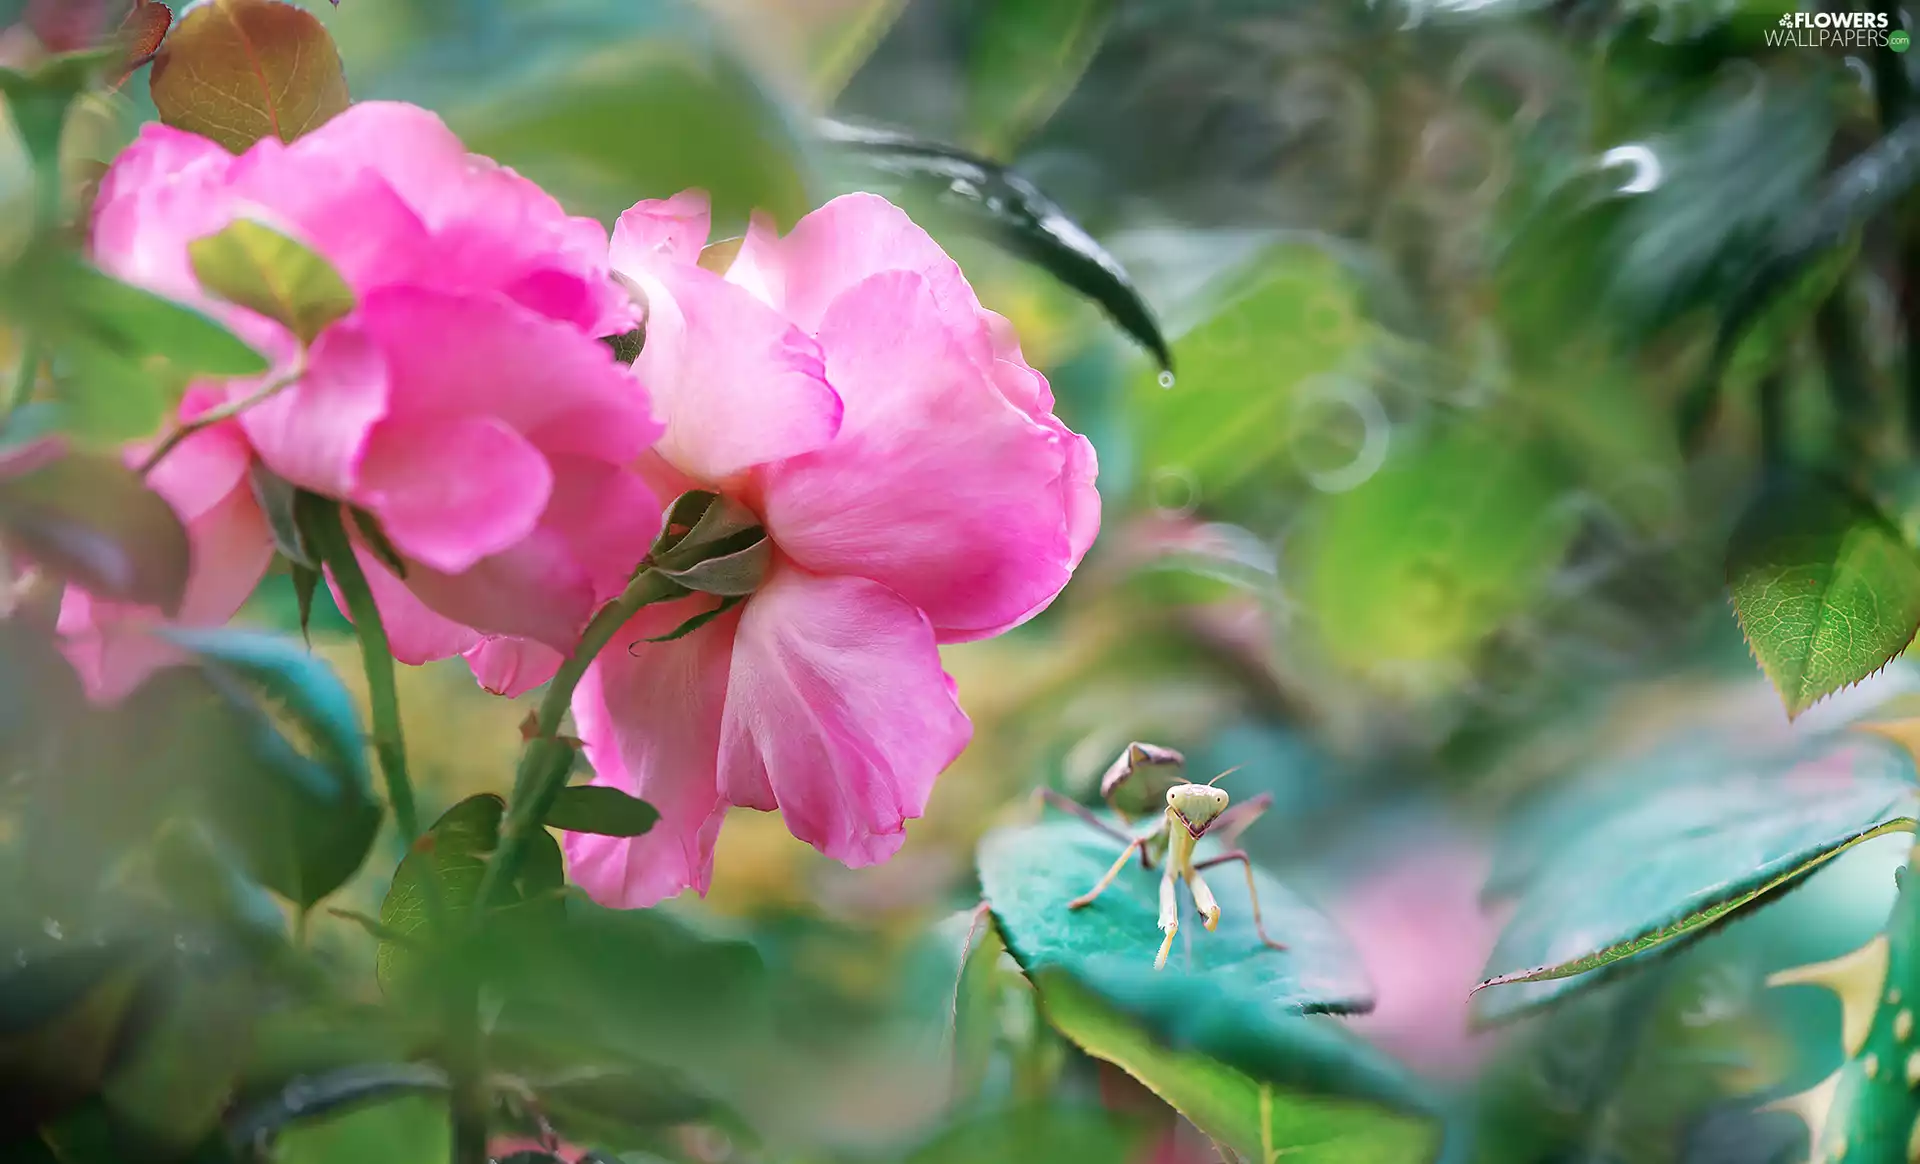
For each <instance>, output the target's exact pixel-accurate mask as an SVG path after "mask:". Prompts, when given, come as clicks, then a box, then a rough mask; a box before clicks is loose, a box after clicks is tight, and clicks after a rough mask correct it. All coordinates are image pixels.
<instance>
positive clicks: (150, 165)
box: [92, 122, 236, 297]
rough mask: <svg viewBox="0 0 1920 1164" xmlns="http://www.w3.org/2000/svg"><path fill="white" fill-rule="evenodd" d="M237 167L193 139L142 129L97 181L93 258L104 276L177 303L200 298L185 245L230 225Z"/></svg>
mask: <svg viewBox="0 0 1920 1164" xmlns="http://www.w3.org/2000/svg"><path fill="white" fill-rule="evenodd" d="M235 162H236V159H235V158H234V156H233V155H232V154H229V153H228V152H227V151H226V150H224V149H222V148H220V147H219V146H218V145H215V144H214V143H213V142H211V141H209V140H207V139H206V138H204V137H201V136H199V135H198V134H192V133H187V132H185V131H183V130H178V129H171V128H168V127H167V126H164V125H160V124H159V123H157V122H148V123H147V124H146V125H144V126H142V127H141V129H140V133H139V135H138V136H137V137H135V138H134V140H133V144H131V145H129V146H128V147H127V148H126V149H124V150H122V151H120V155H119V156H118V157H117V158H115V159H114V163H113V165H112V167H111V168H109V169H108V171H107V173H106V175H105V176H104V177H102V178H101V180H100V190H99V193H98V195H97V196H96V197H95V200H94V208H93V238H92V242H93V258H94V261H95V262H97V263H98V264H100V267H101V269H103V270H105V271H107V272H108V273H110V274H113V275H116V276H118V277H120V278H122V279H126V280H128V281H130V282H133V283H138V284H140V285H141V286H143V287H148V288H151V289H152V290H155V291H158V292H161V293H162V294H167V295H172V296H175V297H186V296H190V295H191V296H195V297H197V296H198V293H199V281H198V280H197V279H196V278H195V277H194V274H193V269H192V267H191V266H190V265H189V264H188V262H187V250H186V244H187V241H188V240H189V239H193V238H197V237H199V236H200V235H203V234H209V233H212V232H213V231H216V230H218V229H220V228H221V227H222V226H224V225H226V223H227V222H228V221H229V220H230V219H231V217H232V213H233V212H232V205H233V199H232V197H231V195H230V194H229V193H228V191H227V189H226V185H227V177H228V172H229V171H230V170H231V169H232V168H233V166H234V164H235Z"/></svg>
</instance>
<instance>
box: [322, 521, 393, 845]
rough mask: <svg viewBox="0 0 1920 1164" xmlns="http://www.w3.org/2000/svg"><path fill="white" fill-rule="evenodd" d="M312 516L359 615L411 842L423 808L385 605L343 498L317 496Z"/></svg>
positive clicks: (376, 716) (378, 731)
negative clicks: (345, 516) (410, 766)
mask: <svg viewBox="0 0 1920 1164" xmlns="http://www.w3.org/2000/svg"><path fill="white" fill-rule="evenodd" d="M315 501H316V502H317V504H315V505H314V506H313V508H312V511H311V514H310V522H311V526H312V529H313V533H314V536H315V540H316V541H318V542H319V543H320V545H319V549H320V556H321V558H322V559H324V560H325V562H326V564H327V566H328V567H329V568H330V569H331V570H332V571H333V577H334V581H335V582H337V583H339V585H340V594H341V596H342V597H344V598H345V599H346V601H347V615H348V617H349V618H351V619H353V630H354V637H355V638H356V639H358V640H359V641H360V660H361V664H362V665H363V666H364V667H365V668H366V672H367V698H368V702H369V703H371V704H372V707H373V748H374V751H375V753H377V754H378V755H379V757H380V773H381V775H382V776H383V777H385V778H386V782H387V802H388V803H389V804H390V805H391V806H392V807H393V820H394V823H395V825H397V826H398V827H399V829H400V836H401V837H402V839H404V840H405V841H406V843H407V844H409V845H411V844H413V842H414V841H415V840H417V839H418V838H419V836H420V811H419V809H418V808H417V807H416V805H415V803H414V797H413V781H412V780H411V779H409V778H408V776H407V745H406V737H405V736H404V735H403V734H402V733H401V729H400V695H399V691H398V689H397V688H396V686H395V685H394V678H393V651H392V650H391V649H390V648H389V647H388V645H387V631H386V627H385V625H384V624H382V623H381V621H380V607H379V605H378V604H376V603H375V602H374V600H373V591H372V590H370V589H368V587H367V576H366V574H365V573H363V572H362V571H361V569H360V560H359V559H358V558H356V557H355V556H354V553H353V545H352V544H351V543H350V542H349V541H348V540H347V530H346V527H345V526H344V525H343V524H342V523H341V521H340V507H339V505H338V504H337V503H335V502H332V501H327V500H324V499H320V498H315Z"/></svg>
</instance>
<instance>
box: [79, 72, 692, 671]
mask: <svg viewBox="0 0 1920 1164" xmlns="http://www.w3.org/2000/svg"><path fill="white" fill-rule="evenodd" d="M242 217H248V218H254V219H257V220H259V221H261V222H263V223H264V224H265V225H267V226H270V227H272V228H274V229H276V230H279V231H282V232H283V233H285V234H288V235H290V236H292V237H294V238H296V239H298V240H300V241H301V242H303V243H304V244H306V245H307V246H309V247H311V248H312V249H313V250H315V251H317V252H318V253H320V254H321V255H324V256H325V257H326V258H327V259H328V260H329V261H331V262H332V263H333V265H334V266H335V267H336V268H337V269H338V270H339V272H340V274H341V275H342V277H343V278H345V280H346V281H347V283H348V284H349V285H350V286H351V287H352V288H353V291H354V293H355V296H356V300H357V302H356V304H355V307H354V309H353V311H352V312H351V313H350V314H348V315H347V316H345V317H344V318H342V319H340V320H339V321H337V322H335V323H334V324H332V325H331V326H330V327H328V328H326V330H324V331H323V332H321V333H320V335H319V336H318V337H317V338H316V339H315V341H314V343H313V345H312V347H311V349H310V350H309V351H308V352H307V354H306V357H305V358H306V364H305V366H304V368H302V367H301V365H300V364H299V363H298V361H299V360H300V359H301V358H302V357H301V353H300V350H299V344H298V341H297V340H296V339H295V337H294V336H293V335H292V334H291V333H289V332H288V331H286V330H285V329H284V328H282V327H281V326H280V325H279V324H277V323H275V322H273V321H271V320H269V319H266V318H264V317H262V316H259V315H256V314H254V313H252V312H250V311H247V310H245V309H243V308H239V307H235V306H232V305H229V304H225V303H221V302H217V301H215V300H213V299H211V298H210V297H209V296H208V295H207V294H205V293H204V292H203V291H202V289H201V288H200V286H199V283H198V280H197V279H196V278H195V276H194V274H193V269H192V265H191V263H190V261H189V258H188V249H187V248H188V244H189V243H190V242H192V241H193V240H195V239H198V238H201V237H204V236H206V235H209V234H212V233H215V232H217V231H219V230H221V229H222V228H224V227H225V226H227V225H228V224H229V223H231V222H233V221H234V220H235V219H237V218H242ZM93 249H94V255H95V259H96V261H97V262H98V263H99V264H100V265H101V266H102V268H104V269H105V270H107V271H108V272H110V273H112V274H114V275H117V276H119V277H121V278H123V279H126V280H128V281H130V282H134V283H138V284H140V285H142V286H145V287H147V288H149V289H151V290H154V291H157V292H159V293H161V294H164V295H168V296H170V297H173V298H176V299H179V300H182V301H185V302H188V303H192V304H195V305H196V306H199V307H201V308H202V309H204V310H206V311H208V312H209V313H211V314H214V315H216V316H218V317H219V318H220V319H222V320H223V321H224V322H226V323H227V324H228V325H229V326H230V327H232V328H234V330H236V331H237V332H239V333H240V334H242V335H243V336H245V337H246V338H247V339H248V340H249V341H250V342H252V343H253V344H255V346H257V347H258V348H260V349H261V350H262V351H263V352H266V353H267V354H268V355H269V356H270V357H271V358H272V360H273V362H274V364H275V367H274V368H273V369H272V371H270V372H269V373H268V377H263V378H261V379H259V380H254V381H246V382H219V383H205V384H200V385H197V386H196V387H195V388H194V390H193V391H192V392H191V393H190V394H189V396H188V398H187V400H186V401H185V402H184V403H183V406H182V408H181V412H180V418H181V419H182V420H185V419H187V418H189V417H191V416H193V415H197V414H198V413H200V412H202V411H204V410H206V409H207V408H210V407H214V406H216V405H218V404H221V403H224V402H225V401H227V400H229V399H234V398H237V397H240V396H244V395H247V394H250V393H252V392H254V391H255V390H256V389H258V388H259V387H260V386H262V385H263V384H265V383H267V382H268V378H279V377H282V376H285V375H288V374H290V373H292V372H294V371H296V370H298V371H299V373H300V375H299V379H298V380H297V382H295V383H294V384H292V385H291V386H290V387H288V388H286V389H285V390H283V391H281V392H279V393H277V394H276V395H274V396H272V397H270V398H269V399H267V400H265V401H263V402H261V403H259V404H256V405H254V406H253V407H251V408H249V409H247V410H246V411H244V412H243V413H241V414H240V416H239V417H238V418H237V419H235V420H234V421H231V422H227V423H223V424H221V425H219V426H217V427H216V428H214V429H211V430H209V431H207V432H204V433H201V434H198V435H196V436H194V437H193V438H191V439H189V440H188V441H186V442H184V443H183V444H181V445H180V447H178V448H177V449H175V450H174V451H173V452H172V453H170V454H169V455H168V457H167V458H166V459H165V460H164V461H163V462H162V463H161V465H160V467H159V468H158V470H157V471H156V473H155V475H154V478H153V483H154V486H155V488H156V489H157V490H159V491H160V492H161V493H162V494H163V495H164V496H165V497H167V499H168V500H169V501H171V502H172V503H173V504H174V506H175V508H176V509H177V510H178V511H179V513H180V515H181V517H182V519H183V520H184V521H185V522H186V524H187V525H188V529H189V535H190V539H191V542H192V547H193V552H194V560H193V580H192V582H191V584H190V594H189V602H188V604H187V609H186V610H185V611H183V613H182V620H183V621H186V622H189V623H199V624H218V623H220V622H224V621H225V620H226V619H227V618H229V617H231V616H232V615H233V613H234V612H235V611H236V610H237V609H238V608H239V606H240V604H241V603H242V602H244V601H245V599H246V597H247V595H248V594H249V593H250V592H251V591H252V589H253V587H254V585H255V584H256V583H257V582H258V581H259V579H260V577H261V574H262V572H263V570H264V568H265V567H266V565H267V563H268V561H269V560H270V558H271V543H270V540H269V538H268V534H267V527H266V523H265V520H264V518H263V516H262V514H261V512H260V510H259V507H258V505H257V504H256V503H255V501H254V499H253V496H252V492H251V488H250V483H249V481H248V475H247V467H248V464H249V461H250V459H251V458H258V459H259V460H260V461H261V462H263V463H264V464H265V466H266V467H267V468H268V469H270V470H272V471H273V472H274V473H276V474H278V475H279V476H280V477H283V478H285V479H286V480H288V481H290V482H292V483H293V484H295V485H297V486H300V487H302V488H305V489H309V490H312V491H314V492H317V493H321V494H325V495H326V496H329V497H333V498H337V499H339V500H342V501H345V502H349V503H351V504H354V505H357V506H359V507H361V508H363V509H365V510H366V511H368V512H369V513H371V514H372V515H373V516H374V517H376V518H377V519H378V520H379V522H380V525H381V527H382V528H383V529H384V531H385V533H386V535H387V538H388V539H389V541H391V543H392V544H393V546H394V547H395V548H396V549H397V550H398V552H399V554H400V555H401V557H402V558H403V559H404V560H405V562H406V566H407V570H406V578H405V580H404V581H402V580H401V578H400V577H398V576H396V575H395V574H394V573H392V572H390V571H389V570H388V569H387V568H386V567H384V566H383V565H381V564H380V562H379V561H378V560H377V559H376V558H375V557H374V556H373V555H372V554H370V553H367V552H366V551H365V549H364V548H363V547H362V548H360V550H359V556H360V561H361V565H362V567H363V568H364V569H365V570H366V572H367V574H368V577H369V580H370V584H371V586H372V587H373V589H374V592H375V594H376V597H377V599H378V602H379V605H380V607H381V611H382V615H383V619H384V621H385V622H386V623H387V630H388V634H389V636H390V638H391V640H392V643H393V650H394V654H395V655H396V656H397V657H398V658H399V659H400V660H401V661H402V662H406V663H422V662H426V661H428V660H431V659H437V658H445V657H448V656H450V655H454V654H466V655H469V656H470V658H471V660H472V661H473V663H474V666H475V668H476V670H477V671H480V672H482V673H483V676H485V675H489V674H493V673H496V672H499V671H500V670H502V669H503V668H506V667H508V666H509V665H510V664H511V662H512V659H513V656H514V655H515V654H516V653H518V652H519V651H521V650H523V649H524V650H531V649H534V648H533V647H528V648H513V649H511V650H502V649H500V648H499V647H497V646H496V645H495V644H494V642H493V639H492V636H515V637H517V638H519V639H522V640H526V641H528V642H530V643H532V644H534V645H535V646H537V647H539V648H540V649H545V650H556V649H565V648H567V647H570V646H571V645H572V644H573V642H574V641H575V640H576V639H577V638H578V636H579V633H580V631H581V629H582V627H584V625H585V624H586V621H587V619H588V617H589V616H590V615H591V613H592V611H593V610H594V609H595V607H596V606H597V605H598V604H599V603H601V602H604V601H605V600H606V599H608V598H610V597H612V596H613V595H614V594H617V593H618V592H619V590H620V589H621V587H622V586H623V585H624V584H625V582H626V579H627V577H628V575H629V574H630V573H631V572H632V570H633V568H634V566H635V565H636V564H637V563H638V562H639V560H640V558H641V557H642V556H643V555H644V554H645V552H646V549H647V546H648V545H649V544H650V543H651V541H652V539H653V537H654V535H655V534H656V533H657V531H658V528H659V517H660V504H659V502H658V500H657V499H656V498H655V496H654V495H653V493H652V492H650V491H649V490H648V488H647V486H646V484H645V483H644V482H643V481H642V480H641V479H640V478H639V477H638V476H637V475H636V474H635V473H634V472H633V471H632V469H631V466H632V465H633V463H634V460H635V458H636V457H638V456H639V454H640V453H641V452H642V451H643V450H645V449H646V448H647V446H649V445H650V444H651V443H652V442H653V441H654V439H655V438H656V437H658V436H659V435H660V433H661V431H662V427H661V425H660V424H659V423H658V422H657V421H656V420H655V419H654V417H653V414H652V411H651V406H650V403H649V400H648V397H647V394H646V393H645V391H644V390H643V389H642V388H641V386H640V384H639V382H638V381H636V380H635V379H634V377H633V376H632V374H631V373H630V372H629V371H628V370H627V369H624V368H622V367H620V366H619V364H618V363H617V362H616V361H615V360H614V359H613V358H612V354H611V352H610V351H609V349H608V348H607V346H606V345H605V344H603V343H601V342H600V341H599V340H598V339H597V338H596V337H598V336H603V335H609V334H613V333H616V332H619V331H622V330H625V329H626V328H628V327H630V326H631V325H632V322H633V307H632V302H631V299H630V297H629V296H628V295H627V294H626V293H625V292H624V291H622V290H621V289H620V288H619V287H618V286H617V285H615V284H614V283H613V282H612V280H611V278H610V277H609V274H608V266H607V253H606V234H605V231H604V230H603V229H602V228H601V227H600V225H599V224H598V223H595V222H593V221H592V220H590V219H583V218H571V217H568V216H567V214H566V212H565V211H564V210H562V209H561V207H560V205H559V204H558V203H556V202H555V201H554V200H553V199H552V198H550V197H548V196H547V195H546V194H545V193H544V192H542V191H541V190H540V189H539V188H538V187H537V186H535V185H533V184H532V183H531V182H528V181H527V180H525V179H524V178H521V177H520V176H518V175H517V174H515V173H513V172H512V171H511V170H507V169H504V168H502V167H500V166H497V165H495V164H494V163H492V162H490V161H488V160H486V159H484V158H478V157H475V156H473V155H471V154H469V153H467V152H466V150H465V149H464V148H463V147H462V146H461V144H460V142H459V140H458V139H457V138H455V137H454V136H453V134H452V133H451V132H449V131H448V130H447V128H446V127H445V126H444V125H443V124H441V122H440V120H439V119H438V118H436V117H435V116H434V115H433V114H431V113H429V112H427V111H425V110H422V109H417V108H414V107H412V106H408V105H398V104H390V103H380V102H370V103H365V104H360V105H355V106H353V107H352V108H350V109H349V110H347V111H346V112H344V113H342V114H340V115H339V116H338V117H336V118H334V119H333V120H332V121H330V122H328V123H327V124H326V125H324V126H323V127H321V128H320V129H318V130H316V131H315V132H313V133H311V134H309V135H307V136H305V137H303V138H301V139H299V140H298V141H296V142H294V143H293V144H291V145H285V144H282V143H281V142H280V141H278V140H276V139H271V138H269V139H267V140H265V141H262V142H260V143H259V144H258V145H255V146H254V147H252V148H251V149H249V150H248V151H247V152H246V153H245V154H244V155H242V156H239V157H235V156H233V155H231V154H229V153H227V152H226V151H225V150H224V149H222V148H221V147H220V146H218V145H216V144H214V143H213V142H211V141H208V140H206V139H205V138H201V137H198V136H196V135H193V134H190V133H184V132H181V131H179V130H175V129H169V128H167V127H165V126H160V125H148V126H146V127H145V128H144V129H143V130H142V131H141V133H140V136H139V137H138V138H137V139H136V140H135V141H134V143H133V144H132V145H131V146H129V147H128V148H127V150H126V151H125V152H124V153H122V154H121V155H120V157H119V158H118V159H117V160H116V161H115V163H114V165H113V167H112V169H111V170H110V171H109V172H108V174H107V175H106V177H105V179H104V180H103V182H102V184H101V187H100V194H99V199H98V202H97V203H96V210H95V220H94V232H93ZM157 617H158V616H157V613H156V612H151V611H139V610H129V609H127V608H124V607H114V606H112V605H110V604H103V603H99V602H96V601H94V600H93V599H92V598H91V597H90V596H88V595H86V594H84V593H81V592H78V591H70V592H69V594H68V596H67V599H66V602H65V604H64V606H63V609H62V612H61V629H62V631H63V632H64V633H65V634H66V635H67V636H68V637H69V649H70V650H71V652H72V654H73V657H74V658H75V661H76V664H77V665H78V666H80V668H81V670H82V671H83V673H84V674H85V676H86V678H87V681H88V685H89V689H90V690H91V691H93V692H94V694H95V695H96V697H99V698H114V697H117V696H118V695H119V694H123V693H124V692H125V691H127V690H129V689H130V688H131V687H132V686H133V685H134V684H136V683H137V682H138V681H139V680H140V679H141V678H142V677H143V676H144V675H145V673H146V672H147V671H150V670H151V669H152V668H153V667H154V666H156V665H162V664H164V663H165V662H166V661H167V658H168V657H169V653H168V651H167V650H166V648H164V647H163V646H161V645H159V644H157V643H154V642H152V641H151V640H144V641H143V639H142V636H140V634H139V630H138V628H139V626H140V625H142V624H147V623H151V622H152V621H154V620H155V619H157Z"/></svg>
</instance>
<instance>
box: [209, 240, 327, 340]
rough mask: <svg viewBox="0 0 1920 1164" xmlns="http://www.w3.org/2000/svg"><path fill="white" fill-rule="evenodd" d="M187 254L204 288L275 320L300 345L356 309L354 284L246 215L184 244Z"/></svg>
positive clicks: (301, 246) (300, 246) (323, 260)
mask: <svg viewBox="0 0 1920 1164" xmlns="http://www.w3.org/2000/svg"><path fill="white" fill-rule="evenodd" d="M187 257H188V259H189V261H190V262H191V263H192V264H193V273H194V277H195V278H197V279H199V280H200V286H201V287H202V288H203V289H204V290H206V291H207V292H209V293H210V294H212V295H214V296H216V297H218V298H221V299H224V300H226V301H227V302H228V303H234V304H238V305H239V306H241V307H245V308H247V309H248V310H250V311H254V312H257V313H259V314H261V315H264V316H266V317H267V318H268V319H271V320H273V321H274V322H276V323H279V324H280V325H281V326H283V327H285V328H286V329H287V330H288V331H291V332H292V333H293V334H294V335H296V336H298V337H300V342H301V343H303V344H311V343H313V341H314V340H315V339H316V338H318V337H319V335H320V333H321V332H323V331H325V330H326V329H327V328H328V327H329V326H330V325H332V324H333V323H334V322H335V321H336V320H339V319H341V318H342V317H344V316H345V315H347V313H348V312H351V311H352V310H353V307H354V295H353V288H351V287H349V286H347V281H346V280H345V279H343V278H341V277H340V272H339V271H337V270H335V269H334V267H333V264H332V263H330V262H328V261H327V260H326V258H325V257H324V256H322V255H320V254H317V253H315V252H314V251H312V250H310V249H309V248H308V247H306V246H305V245H304V244H302V243H300V242H299V241H297V240H295V239H291V238H288V237H287V236H286V235H284V234H281V233H280V232H279V231H277V230H274V229H273V228H272V227H269V226H265V225H263V224H261V223H258V222H253V221H251V220H249V219H245V218H241V219H236V220H235V221H234V222H233V223H231V224H230V225H228V226H227V227H226V229H224V230H221V231H220V232H218V233H217V234H210V235H208V236H206V237H205V238H198V239H195V240H193V241H192V242H190V243H188V244H187Z"/></svg>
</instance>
